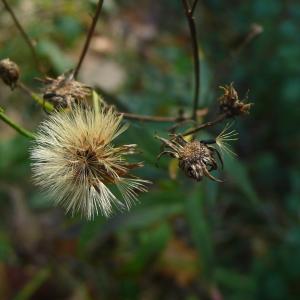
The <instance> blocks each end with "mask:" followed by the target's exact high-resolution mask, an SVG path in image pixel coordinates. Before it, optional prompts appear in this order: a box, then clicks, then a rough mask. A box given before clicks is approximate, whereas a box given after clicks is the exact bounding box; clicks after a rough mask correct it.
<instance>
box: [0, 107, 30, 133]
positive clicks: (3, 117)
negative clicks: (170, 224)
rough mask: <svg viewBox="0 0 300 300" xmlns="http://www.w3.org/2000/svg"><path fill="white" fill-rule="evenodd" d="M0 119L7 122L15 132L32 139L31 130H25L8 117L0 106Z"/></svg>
mask: <svg viewBox="0 0 300 300" xmlns="http://www.w3.org/2000/svg"><path fill="white" fill-rule="evenodd" d="M0 119H1V120H2V121H4V122H5V123H6V124H8V125H9V126H10V127H12V128H14V129H15V130H16V131H17V132H19V133H20V134H22V135H23V136H25V137H27V138H30V139H34V138H35V136H34V134H33V133H32V132H30V131H28V130H26V129H25V128H23V127H22V126H20V125H18V124H16V123H15V122H14V121H13V120H12V119H10V118H9V117H8V116H7V115H6V114H5V113H4V110H3V109H2V108H1V107H0Z"/></svg>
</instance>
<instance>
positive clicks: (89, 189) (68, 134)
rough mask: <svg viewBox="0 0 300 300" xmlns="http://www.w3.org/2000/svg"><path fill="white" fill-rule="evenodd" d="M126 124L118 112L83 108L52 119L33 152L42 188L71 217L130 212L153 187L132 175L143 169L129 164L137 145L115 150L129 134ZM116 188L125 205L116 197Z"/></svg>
mask: <svg viewBox="0 0 300 300" xmlns="http://www.w3.org/2000/svg"><path fill="white" fill-rule="evenodd" d="M121 120H122V116H118V115H117V114H116V113H115V112H114V111H113V110H112V109H110V110H108V111H107V110H106V111H104V110H102V111H100V113H95V112H94V111H93V110H92V109H90V108H86V109H84V108H82V107H81V106H78V107H76V108H74V109H73V110H72V111H70V112H55V113H53V114H51V115H50V117H49V119H47V120H46V121H44V122H43V123H42V125H41V126H40V128H39V131H38V134H37V138H36V142H35V145H34V147H33V148H32V151H31V159H32V161H33V163H32V168H33V174H34V180H35V182H36V184H38V185H39V186H41V187H42V188H43V189H45V190H46V191H47V192H48V193H49V194H50V195H52V197H53V199H55V201H56V203H57V204H61V205H62V206H64V207H65V208H66V210H67V211H71V212H72V213H75V212H80V213H81V215H82V216H84V217H86V218H87V219H92V218H93V217H94V216H95V215H97V214H98V213H99V212H101V213H102V214H103V215H105V216H108V215H110V214H111V213H112V208H113V206H116V207H118V208H120V209H123V208H127V209H129V208H130V206H131V204H132V203H134V202H135V201H136V200H137V196H138V192H139V191H142V192H144V191H146V184H147V183H148V182H147V181H145V180H142V179H139V178H137V177H135V176H133V175H131V174H129V173H130V170H131V169H134V168H136V167H141V166H142V163H130V162H128V161H127V160H126V158H125V157H126V156H127V155H130V154H134V153H135V152H136V145H134V144H133V145H122V146H118V147H115V146H113V145H112V144H111V142H112V141H113V140H114V139H115V138H116V137H117V136H119V135H120V134H121V133H123V132H124V131H125V130H126V129H127V127H126V126H121V125H120V123H121ZM113 186H115V187H116V190H119V193H120V195H121V196H122V198H123V200H124V201H120V200H118V198H117V197H116V196H115V195H114V194H113V193H112V191H111V187H113Z"/></svg>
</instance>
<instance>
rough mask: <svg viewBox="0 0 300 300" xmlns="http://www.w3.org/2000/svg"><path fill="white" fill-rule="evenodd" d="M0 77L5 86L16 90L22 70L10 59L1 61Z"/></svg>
mask: <svg viewBox="0 0 300 300" xmlns="http://www.w3.org/2000/svg"><path fill="white" fill-rule="evenodd" d="M0 77H1V79H2V80H3V82H4V83H5V84H7V85H8V86H10V88H11V89H14V88H15V86H16V84H17V82H18V79H19V77H20V68H19V67H18V65H17V64H16V63H15V62H13V61H11V60H10V59H9V58H5V59H2V60H0Z"/></svg>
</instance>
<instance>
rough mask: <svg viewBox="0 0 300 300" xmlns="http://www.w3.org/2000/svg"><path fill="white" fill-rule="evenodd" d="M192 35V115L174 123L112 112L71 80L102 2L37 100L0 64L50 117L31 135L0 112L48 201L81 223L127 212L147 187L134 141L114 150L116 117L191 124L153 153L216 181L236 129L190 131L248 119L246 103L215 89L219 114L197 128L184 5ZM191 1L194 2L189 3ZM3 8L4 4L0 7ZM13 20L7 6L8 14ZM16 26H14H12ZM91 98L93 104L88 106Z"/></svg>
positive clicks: (9, 66)
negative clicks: (204, 133)
mask: <svg viewBox="0 0 300 300" xmlns="http://www.w3.org/2000/svg"><path fill="white" fill-rule="evenodd" d="M183 3H184V4H185V5H184V8H185V12H186V16H187V19H188V21H189V24H190V28H191V34H192V45H193V50H194V51H193V53H194V64H195V90H194V99H193V109H192V115H191V116H190V117H187V116H182V115H181V116H178V117H174V118H172V117H171V118H170V117H163V116H143V115H136V114H129V113H122V112H119V111H117V110H116V109H115V108H114V107H112V106H110V105H108V104H107V103H105V101H103V100H102V101H99V97H98V96H97V94H96V93H95V91H93V89H92V88H91V87H89V86H87V85H86V84H84V83H81V82H79V81H77V80H76V77H77V75H78V72H79V70H80V67H81V65H82V62H83V60H84V57H85V55H86V52H87V49H88V46H89V44H90V41H91V38H92V35H93V32H94V29H95V24H96V21H97V19H98V16H99V14H100V12H101V8H102V4H103V1H99V2H98V5H97V8H96V13H95V16H94V19H93V22H92V25H91V27H90V29H89V32H88V34H87V39H86V43H85V45H84V47H83V50H82V52H81V55H80V58H79V62H78V64H77V66H76V68H75V69H74V70H72V71H70V72H67V73H65V74H62V75H59V76H58V77H57V78H51V77H49V76H45V77H44V78H42V79H40V81H41V82H42V83H43V84H44V88H43V95H42V97H41V96H40V95H38V94H36V93H34V92H33V91H32V90H31V89H30V88H28V87H27V86H25V85H24V84H23V83H22V82H20V80H19V77H20V68H19V67H18V65H17V64H16V63H15V62H13V61H11V60H10V59H8V58H5V59H2V60H1V61H0V77H1V78H2V80H3V82H4V83H5V84H7V85H8V86H10V87H11V89H14V88H16V87H17V88H20V89H22V90H23V91H24V92H26V93H27V94H30V96H31V97H32V98H33V99H34V100H35V101H36V102H37V103H38V104H40V105H41V107H42V108H43V109H44V110H46V112H47V113H48V114H49V115H48V116H47V118H46V119H45V120H44V121H43V122H42V123H41V124H40V126H39V127H38V129H37V132H36V133H35V134H33V133H31V132H29V131H28V130H26V129H24V128H22V127H21V126H19V125H18V124H16V123H15V122H14V121H13V120H11V119H10V118H9V117H8V116H7V115H6V114H5V112H4V110H3V109H2V108H0V118H1V119H2V120H3V121H5V122H6V123H7V124H8V125H10V126H11V127H13V128H15V129H16V130H17V131H18V132H19V133H20V134H23V135H24V136H26V137H29V138H31V139H32V140H33V142H32V146H31V149H30V152H31V155H30V157H31V161H32V163H31V165H32V173H33V179H34V182H35V183H36V185H38V186H40V187H41V188H42V189H43V190H45V192H46V193H47V194H48V195H49V197H51V199H53V201H54V203H56V204H58V205H60V206H62V207H64V208H65V210H66V211H67V212H71V213H72V214H77V213H78V214H80V215H81V216H82V217H84V218H86V219H89V220H90V219H93V218H94V217H95V216H96V215H98V214H102V215H104V216H110V215H111V214H112V212H113V210H114V208H117V209H120V210H123V209H130V207H131V205H132V204H134V203H135V202H136V201H137V199H138V196H139V193H140V192H146V191H147V190H148V188H149V186H150V181H149V180H148V179H142V178H139V177H137V176H135V175H134V174H133V173H132V170H133V169H135V168H141V167H143V163H142V162H138V161H135V162H132V161H129V160H128V156H133V155H134V154H136V152H137V145H136V144H126V145H118V144H117V143H116V144H115V142H116V138H117V137H118V136H119V135H121V134H122V133H124V131H125V130H127V129H128V125H127V124H124V122H123V119H124V118H127V119H135V120H141V121H152V122H165V121H166V122H174V123H175V126H173V129H174V128H179V127H180V126H181V125H182V124H186V122H188V121H194V124H196V125H194V126H193V128H190V129H188V130H187V131H184V132H182V133H175V131H174V130H172V132H170V133H169V136H168V138H166V137H161V136H158V135H156V136H155V137H156V138H157V139H158V140H160V141H161V142H162V147H163V150H162V152H161V153H160V154H158V158H160V157H161V156H162V155H169V156H171V157H173V158H175V159H177V160H178V166H179V168H180V169H181V170H182V171H183V173H184V174H185V175H186V176H187V177H188V178H190V179H193V180H196V181H201V180H202V179H203V178H204V177H207V178H208V179H211V180H214V181H218V182H221V181H222V180H221V179H219V178H217V177H215V176H214V175H213V174H212V172H213V171H215V170H217V169H219V168H220V166H221V167H223V158H222V156H223V153H224V152H228V153H231V154H233V153H234V152H233V151H232V150H231V148H230V145H229V143H230V142H231V141H234V140H236V139H237V132H236V131H235V130H233V129H231V126H230V125H229V124H230V122H226V125H225V127H224V129H223V130H222V131H221V133H220V134H219V135H218V136H216V138H214V139H210V140H197V139H195V134H196V133H197V132H198V131H200V130H202V129H204V128H208V127H211V126H214V125H216V124H218V123H220V122H223V121H226V120H228V119H231V118H234V117H237V116H241V115H245V114H248V113H249V111H250V107H251V104H247V103H244V101H242V100H240V99H239V96H238V93H237V91H236V90H235V88H234V86H233V84H230V85H225V86H224V87H221V88H222V90H223V93H222V95H221V96H220V98H219V100H218V106H219V111H218V112H217V117H216V119H214V120H213V121H210V122H207V123H202V124H197V114H198V112H199V110H198V100H199V68H200V61H199V57H198V44H197V39H196V35H195V23H194V18H193V10H194V8H195V6H194V7H193V9H192V8H190V7H189V6H188V4H187V2H186V1H183ZM195 3H196V4H197V1H195ZM7 6H8V4H7V3H6V7H7ZM8 11H9V12H10V13H11V14H12V15H13V19H14V20H16V16H15V15H14V13H13V11H12V10H11V8H10V9H9V10H8ZM18 25H19V26H18V28H20V26H21V25H20V24H18ZM22 34H23V35H25V37H26V41H27V42H28V43H29V46H30V49H31V50H32V53H33V56H34V58H35V61H36V65H37V67H39V69H41V68H40V62H39V61H38V60H37V55H36V53H35V50H34V45H33V44H32V43H31V41H30V38H29V37H28V36H26V33H25V31H24V30H22ZM90 99H93V101H92V103H93V105H92V104H90V102H91V101H89V100H90Z"/></svg>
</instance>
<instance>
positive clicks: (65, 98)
mask: <svg viewBox="0 0 300 300" xmlns="http://www.w3.org/2000/svg"><path fill="white" fill-rule="evenodd" d="M42 82H43V83H44V84H45V85H46V86H45V88H44V91H43V92H44V96H43V97H44V99H45V100H46V101H48V102H50V103H51V104H53V106H54V107H55V108H66V107H72V105H74V104H79V103H82V102H83V101H85V100H86V99H87V97H88V96H89V95H90V94H91V88H90V87H88V86H87V85H85V84H83V83H81V82H79V81H76V80H75V79H74V77H73V74H72V73H71V74H69V75H65V74H63V75H60V76H58V77H57V78H51V77H46V78H45V79H43V80H42Z"/></svg>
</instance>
